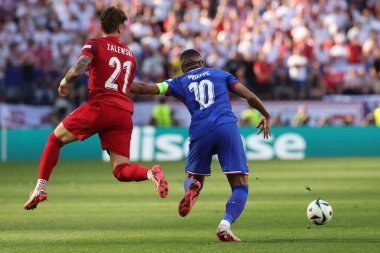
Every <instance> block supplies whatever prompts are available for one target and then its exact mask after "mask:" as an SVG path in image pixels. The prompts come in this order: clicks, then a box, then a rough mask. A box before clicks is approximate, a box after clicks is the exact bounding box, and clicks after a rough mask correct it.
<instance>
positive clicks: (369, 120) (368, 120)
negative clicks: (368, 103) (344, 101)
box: [361, 112, 376, 126]
mask: <svg viewBox="0 0 380 253" xmlns="http://www.w3.org/2000/svg"><path fill="white" fill-rule="evenodd" d="M361 125H362V126H376V122H375V116H374V115H373V113H372V112H370V113H368V114H367V115H366V116H365V118H364V119H363V121H362V122H361Z"/></svg>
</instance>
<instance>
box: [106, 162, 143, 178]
mask: <svg viewBox="0 0 380 253" xmlns="http://www.w3.org/2000/svg"><path fill="white" fill-rule="evenodd" d="M148 170H149V169H147V168H145V167H143V166H141V165H139V164H128V163H122V164H119V165H118V166H117V167H116V168H115V169H114V170H113V175H114V176H115V177H116V178H117V180H119V181H122V182H129V181H145V180H147V179H148V176H147V173H148Z"/></svg>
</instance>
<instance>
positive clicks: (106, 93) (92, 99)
mask: <svg viewBox="0 0 380 253" xmlns="http://www.w3.org/2000/svg"><path fill="white" fill-rule="evenodd" d="M81 55H85V56H88V57H90V58H91V59H92V61H91V63H90V64H89V74H90V79H89V85H88V90H89V98H88V103H89V104H91V103H96V102H101V103H103V104H108V105H111V106H114V107H117V108H120V109H124V110H127V111H130V112H132V113H133V102H132V100H131V99H130V98H128V91H129V86H130V85H131V83H132V81H133V79H134V77H135V71H136V59H135V57H134V55H133V53H132V52H131V51H130V50H129V48H128V47H127V45H125V44H124V43H122V42H120V41H119V39H118V38H116V37H113V36H107V37H100V38H95V39H90V40H87V41H86V42H85V44H84V46H83V47H82V52H81Z"/></svg>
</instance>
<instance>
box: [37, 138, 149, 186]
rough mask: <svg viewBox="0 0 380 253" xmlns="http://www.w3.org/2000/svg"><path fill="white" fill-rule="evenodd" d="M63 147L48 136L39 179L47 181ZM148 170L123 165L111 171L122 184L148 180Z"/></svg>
mask: <svg viewBox="0 0 380 253" xmlns="http://www.w3.org/2000/svg"><path fill="white" fill-rule="evenodd" d="M63 145H64V144H63V143H62V142H61V141H60V140H58V139H57V137H56V136H55V134H54V133H51V134H50V135H49V138H48V140H47V142H46V145H45V149H44V151H43V152H42V155H41V160H40V170H39V174H38V178H39V179H44V180H46V181H48V180H49V177H50V174H51V172H52V171H53V168H54V166H55V165H56V164H57V162H58V158H59V151H60V149H61V147H62V146H63ZM148 170H149V169H147V168H145V167H143V166H141V165H139V164H127V163H123V164H120V165H119V166H117V167H116V168H115V169H114V170H113V174H114V176H115V177H116V178H117V179H118V180H119V181H123V182H129V181H145V180H147V179H148V176H147V173H148Z"/></svg>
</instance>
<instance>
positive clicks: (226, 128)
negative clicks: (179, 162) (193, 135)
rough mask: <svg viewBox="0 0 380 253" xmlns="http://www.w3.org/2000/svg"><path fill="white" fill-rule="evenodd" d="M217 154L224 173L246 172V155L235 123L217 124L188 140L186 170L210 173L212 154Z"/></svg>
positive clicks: (206, 174)
mask: <svg viewBox="0 0 380 253" xmlns="http://www.w3.org/2000/svg"><path fill="white" fill-rule="evenodd" d="M215 154H217V155H218V159H219V163H220V165H221V166H222V170H223V172H224V174H248V165H247V157H246V155H245V152H244V147H243V142H242V139H241V136H240V132H239V128H238V127H237V125H236V123H226V124H222V125H219V126H218V127H217V128H216V129H215V130H213V131H212V132H210V133H209V134H206V135H204V136H202V137H201V138H198V139H196V140H194V141H191V142H190V147H189V153H188V155H187V160H186V168H185V170H186V172H187V173H189V174H194V175H203V176H210V175H211V167H210V166H211V160H212V156H213V155H215Z"/></svg>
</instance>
